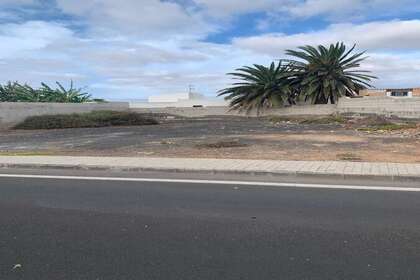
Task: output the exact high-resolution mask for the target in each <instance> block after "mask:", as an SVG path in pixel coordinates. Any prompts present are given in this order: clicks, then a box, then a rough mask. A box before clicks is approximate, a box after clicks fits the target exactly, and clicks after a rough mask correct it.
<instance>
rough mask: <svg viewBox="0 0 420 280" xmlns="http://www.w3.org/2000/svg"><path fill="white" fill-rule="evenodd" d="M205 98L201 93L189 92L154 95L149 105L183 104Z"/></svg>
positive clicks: (149, 99)
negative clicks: (156, 103) (183, 102)
mask: <svg viewBox="0 0 420 280" xmlns="http://www.w3.org/2000/svg"><path fill="white" fill-rule="evenodd" d="M201 99H204V96H203V95H202V94H199V93H193V92H187V93H174V94H162V95H154V96H150V97H149V98H148V101H149V103H155V102H159V103H167V102H182V101H191V100H201Z"/></svg>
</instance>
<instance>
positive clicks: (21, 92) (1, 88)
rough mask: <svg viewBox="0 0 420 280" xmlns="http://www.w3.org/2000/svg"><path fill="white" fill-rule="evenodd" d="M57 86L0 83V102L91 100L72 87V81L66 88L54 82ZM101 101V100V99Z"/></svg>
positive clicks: (70, 101)
mask: <svg viewBox="0 0 420 280" xmlns="http://www.w3.org/2000/svg"><path fill="white" fill-rule="evenodd" d="M56 84H57V86H58V87H57V88H55V89H54V88H51V87H50V86H48V85H47V84H45V83H41V87H40V88H33V87H31V86H29V85H27V84H20V83H18V82H13V83H12V82H8V83H7V84H6V85H0V102H56V103H85V102H90V101H92V100H91V99H90V98H91V96H90V95H89V94H88V93H86V92H83V89H81V88H74V86H73V81H72V82H71V83H70V88H69V89H66V88H64V87H63V86H62V84H60V83H59V82H56ZM101 101H103V100H101Z"/></svg>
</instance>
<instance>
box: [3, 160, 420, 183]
mask: <svg viewBox="0 0 420 280" xmlns="http://www.w3.org/2000/svg"><path fill="white" fill-rule="evenodd" d="M0 167H37V168H47V167H61V168H63V167H64V168H65V167H67V168H86V169H89V168H92V169H94V168H101V169H117V170H118V169H120V170H157V171H159V170H162V171H203V172H230V173H244V172H246V173H253V172H254V173H272V174H294V175H299V174H309V175H311V174H312V175H325V176H328V175H335V176H337V175H339V176H381V177H382V176H383V177H397V176H398V177H418V178H419V179H420V164H403V163H374V162H338V161H276V160H239V159H194V158H149V157H74V156H0Z"/></svg>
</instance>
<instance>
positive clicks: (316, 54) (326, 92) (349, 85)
mask: <svg viewBox="0 0 420 280" xmlns="http://www.w3.org/2000/svg"><path fill="white" fill-rule="evenodd" d="M355 46H356V45H354V46H353V47H352V48H351V49H349V50H346V46H345V45H344V44H343V43H337V44H335V45H334V44H331V45H330V46H329V48H326V47H324V46H318V47H317V48H315V47H312V46H304V47H299V48H298V49H299V50H287V51H286V54H288V55H290V56H293V57H295V58H297V59H298V60H299V62H296V63H295V64H294V65H295V70H296V71H298V72H299V74H298V75H297V79H296V80H294V82H295V83H297V84H298V85H299V87H300V96H301V97H303V98H304V99H305V100H310V101H311V102H312V103H316V104H325V103H329V102H331V103H336V102H337V100H338V98H339V97H341V96H354V95H357V94H358V92H359V91H360V90H361V89H365V88H367V87H371V85H370V84H369V82H370V81H371V79H376V77H374V76H371V75H369V74H367V73H370V72H369V71H363V70H357V69H356V68H358V67H360V63H361V62H362V61H363V60H365V59H366V57H364V56H363V55H364V52H362V53H355V54H353V53H352V52H353V50H354V48H355Z"/></svg>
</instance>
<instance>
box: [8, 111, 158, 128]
mask: <svg viewBox="0 0 420 280" xmlns="http://www.w3.org/2000/svg"><path fill="white" fill-rule="evenodd" d="M158 123H159V122H158V121H157V120H156V119H154V118H152V117H150V116H146V115H143V114H139V113H134V112H116V111H94V112H90V113H82V114H70V115H43V116H33V117H28V118H26V119H25V120H24V121H23V122H22V123H19V124H18V125H16V126H15V129H60V128H81V127H105V126H127V125H132V126H134V125H154V124H158Z"/></svg>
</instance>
